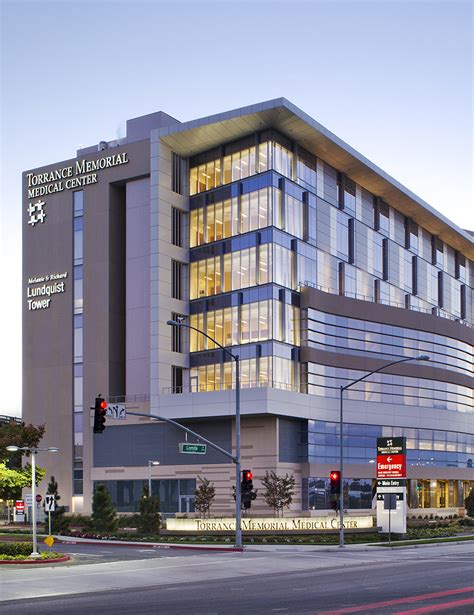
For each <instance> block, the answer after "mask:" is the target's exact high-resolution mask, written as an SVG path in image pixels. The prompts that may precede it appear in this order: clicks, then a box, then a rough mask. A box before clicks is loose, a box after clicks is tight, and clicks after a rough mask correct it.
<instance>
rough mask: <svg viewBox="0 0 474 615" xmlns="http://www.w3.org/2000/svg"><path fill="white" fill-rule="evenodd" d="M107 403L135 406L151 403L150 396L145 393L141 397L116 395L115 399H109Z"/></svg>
mask: <svg viewBox="0 0 474 615" xmlns="http://www.w3.org/2000/svg"><path fill="white" fill-rule="evenodd" d="M107 401H108V402H109V404H126V403H128V404H133V403H140V402H145V401H150V396H149V395H148V394H145V393H142V394H140V395H116V396H113V397H109V398H108V400H107Z"/></svg>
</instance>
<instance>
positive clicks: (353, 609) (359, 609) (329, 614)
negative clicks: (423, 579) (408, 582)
mask: <svg viewBox="0 0 474 615" xmlns="http://www.w3.org/2000/svg"><path fill="white" fill-rule="evenodd" d="M472 591H474V587H472V586H471V587H460V588H458V589H449V590H445V591H442V592H433V593H431V594H420V595H418V596H410V597H407V598H396V599H395V600H384V601H382V602H372V603H369V604H360V605H358V606H350V607H345V608H342V609H334V610H331V611H319V615H345V613H364V612H365V611H370V610H373V609H379V608H384V607H390V606H396V605H397V604H408V603H410V602H419V601H420V600H431V599H433V598H442V597H444V596H452V595H454V594H466V593H468V592H472ZM472 600H473V602H474V598H473V599H472ZM407 612H408V611H407ZM420 612H421V611H420Z"/></svg>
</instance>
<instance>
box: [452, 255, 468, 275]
mask: <svg viewBox="0 0 474 615" xmlns="http://www.w3.org/2000/svg"><path fill="white" fill-rule="evenodd" d="M454 267H455V276H456V279H457V280H461V282H466V257H465V256H464V255H463V254H460V253H459V252H456V255H455V265H454Z"/></svg>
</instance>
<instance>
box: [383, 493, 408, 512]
mask: <svg viewBox="0 0 474 615" xmlns="http://www.w3.org/2000/svg"><path fill="white" fill-rule="evenodd" d="M387 495H389V496H390V497H392V496H393V497H394V498H395V499H394V501H395V502H401V501H403V499H404V497H403V493H377V500H380V501H382V502H385V501H386V497H385V496H387ZM395 508H396V507H395ZM385 509H386V510H388V509H387V508H386V507H385Z"/></svg>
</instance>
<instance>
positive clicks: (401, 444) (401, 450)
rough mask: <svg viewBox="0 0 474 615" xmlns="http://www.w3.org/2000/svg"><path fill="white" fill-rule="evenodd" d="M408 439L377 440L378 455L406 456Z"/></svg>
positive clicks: (399, 437) (400, 437)
mask: <svg viewBox="0 0 474 615" xmlns="http://www.w3.org/2000/svg"><path fill="white" fill-rule="evenodd" d="M405 451H406V438H405V437H402V436H398V437H396V438H377V455H404V454H405Z"/></svg>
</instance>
